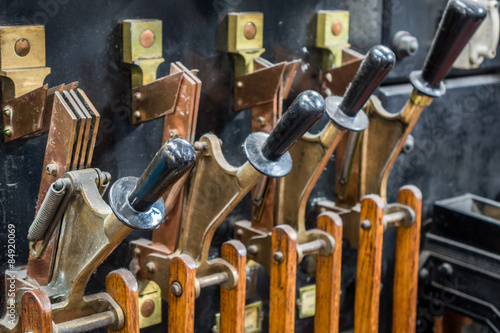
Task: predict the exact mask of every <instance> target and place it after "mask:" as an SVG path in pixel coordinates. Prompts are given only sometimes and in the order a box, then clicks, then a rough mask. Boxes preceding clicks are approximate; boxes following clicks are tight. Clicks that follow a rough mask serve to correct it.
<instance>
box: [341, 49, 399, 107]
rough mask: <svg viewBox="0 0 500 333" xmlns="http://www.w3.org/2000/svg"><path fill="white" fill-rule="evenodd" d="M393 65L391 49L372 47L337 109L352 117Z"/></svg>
mask: <svg viewBox="0 0 500 333" xmlns="http://www.w3.org/2000/svg"><path fill="white" fill-rule="evenodd" d="M395 63H396V56H395V55H394V52H392V50H391V49H389V48H388V47H385V46H383V45H377V46H374V47H372V48H371V49H370V51H368V54H367V55H366V57H365V59H364V60H363V62H362V63H361V66H360V67H359V69H358V72H357V73H356V76H355V77H354V79H353V80H352V82H351V84H350V85H349V87H347V90H346V92H345V94H344V98H343V99H342V102H341V103H340V105H339V109H340V110H342V112H344V114H346V115H347V116H349V117H354V116H355V115H356V114H357V113H358V112H359V110H361V108H362V107H363V105H364V104H365V103H366V101H367V100H368V98H369V97H370V95H371V94H372V93H373V92H374V91H375V89H377V87H378V86H379V85H380V83H381V82H382V80H383V79H384V78H385V76H386V75H387V74H388V73H389V71H390V70H391V69H392V67H393V66H394V64H395Z"/></svg>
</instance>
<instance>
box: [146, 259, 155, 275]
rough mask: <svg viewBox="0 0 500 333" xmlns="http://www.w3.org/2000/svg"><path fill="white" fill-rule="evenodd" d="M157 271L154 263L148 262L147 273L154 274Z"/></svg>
mask: <svg viewBox="0 0 500 333" xmlns="http://www.w3.org/2000/svg"><path fill="white" fill-rule="evenodd" d="M155 270H156V265H155V264H154V263H153V262H148V263H147V264H146V271H147V272H148V273H150V274H153V273H154V272H155Z"/></svg>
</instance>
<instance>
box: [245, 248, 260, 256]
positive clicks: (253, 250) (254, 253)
mask: <svg viewBox="0 0 500 333" xmlns="http://www.w3.org/2000/svg"><path fill="white" fill-rule="evenodd" d="M247 252H248V254H249V255H252V256H254V255H256V254H257V252H258V249H257V245H250V246H249V247H248V249H247Z"/></svg>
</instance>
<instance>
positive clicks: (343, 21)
mask: <svg viewBox="0 0 500 333" xmlns="http://www.w3.org/2000/svg"><path fill="white" fill-rule="evenodd" d="M316 18H317V24H316V43H315V46H316V47H317V48H320V49H322V50H323V54H322V61H321V63H322V68H323V70H328V69H330V68H332V67H340V66H342V50H343V49H345V48H348V47H350V45H349V43H348V40H349V12H348V11H343V10H321V11H319V12H318V13H317V16H316Z"/></svg>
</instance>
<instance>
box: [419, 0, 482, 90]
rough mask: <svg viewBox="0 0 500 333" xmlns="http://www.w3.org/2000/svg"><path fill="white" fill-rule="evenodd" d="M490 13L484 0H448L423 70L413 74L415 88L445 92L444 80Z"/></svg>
mask: <svg viewBox="0 0 500 333" xmlns="http://www.w3.org/2000/svg"><path fill="white" fill-rule="evenodd" d="M486 14H487V10H486V8H485V6H484V4H483V3H482V2H481V1H478V0H450V1H448V5H447V6H446V9H445V11H444V14H443V17H442V18H441V22H440V23H439V27H438V30H437V32H436V34H435V35H434V39H433V41H432V45H431V49H430V51H429V54H428V55H427V59H426V60H425V63H424V67H423V69H422V71H421V72H413V73H411V75H410V79H411V82H412V84H413V86H414V87H415V89H417V90H418V91H419V92H421V93H423V94H425V95H428V96H431V97H440V96H442V95H443V94H444V92H445V87H444V84H443V83H442V82H441V81H442V80H443V79H444V78H445V76H446V75H447V74H448V72H449V71H450V69H451V67H452V65H453V63H454V62H455V60H456V58H457V57H458V55H459V54H460V52H462V49H463V48H464V47H465V45H466V44H467V42H468V41H469V39H470V38H471V37H472V35H473V34H474V32H475V31H476V30H477V28H478V27H479V26H480V25H481V23H482V22H483V20H484V19H485V17H486Z"/></svg>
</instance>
